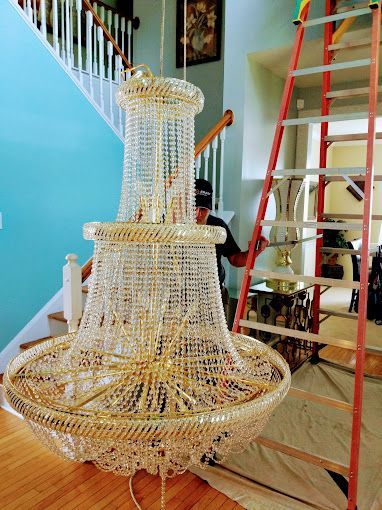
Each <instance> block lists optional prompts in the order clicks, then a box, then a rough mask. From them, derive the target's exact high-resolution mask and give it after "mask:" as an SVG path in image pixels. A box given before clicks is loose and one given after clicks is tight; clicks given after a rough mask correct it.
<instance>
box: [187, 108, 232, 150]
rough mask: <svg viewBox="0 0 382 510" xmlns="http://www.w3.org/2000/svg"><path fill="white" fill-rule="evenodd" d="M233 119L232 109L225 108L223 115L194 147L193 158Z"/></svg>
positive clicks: (229, 124)
mask: <svg viewBox="0 0 382 510" xmlns="http://www.w3.org/2000/svg"><path fill="white" fill-rule="evenodd" d="M233 121H234V115H233V111H232V110H226V111H225V112H224V115H223V117H222V118H221V119H220V120H219V121H218V122H217V123H216V124H215V126H214V127H213V128H212V129H211V131H209V132H208V133H207V134H206V136H205V137H204V138H202V140H201V141H200V142H199V143H198V144H197V145H196V147H195V159H196V158H197V157H198V156H199V154H201V153H202V152H203V151H204V149H205V148H206V147H208V145H209V144H210V143H211V142H212V140H213V139H214V138H216V136H217V135H218V134H219V133H221V131H223V129H224V128H225V127H226V126H231V124H233Z"/></svg>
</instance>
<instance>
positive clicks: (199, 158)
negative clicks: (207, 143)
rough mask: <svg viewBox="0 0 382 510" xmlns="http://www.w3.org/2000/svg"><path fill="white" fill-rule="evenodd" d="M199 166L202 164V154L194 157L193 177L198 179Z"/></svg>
mask: <svg viewBox="0 0 382 510" xmlns="http://www.w3.org/2000/svg"><path fill="white" fill-rule="evenodd" d="M201 166H202V155H201V154H199V156H198V157H197V158H196V159H195V179H199V175H200V168H201Z"/></svg>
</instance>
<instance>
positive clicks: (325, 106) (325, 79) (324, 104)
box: [313, 0, 335, 355]
mask: <svg viewBox="0 0 382 510" xmlns="http://www.w3.org/2000/svg"><path fill="white" fill-rule="evenodd" d="M334 7H335V2H334V1H333V0H326V4H325V16H330V14H331V13H332V12H333V8H334ZM333 33H334V25H333V23H326V24H325V28H324V59H323V64H324V65H329V64H330V63H331V61H332V55H333V54H332V53H331V52H330V51H329V45H330V44H331V43H332V39H333ZM330 84H331V73H330V71H326V72H325V73H323V75H322V99H321V115H322V116H324V115H329V111H330V99H328V98H327V97H326V94H327V93H328V92H329V91H330ZM328 130H329V126H328V123H327V122H323V123H322V124H321V138H320V168H326V166H327V152H328V144H327V143H326V142H325V137H326V136H328ZM324 206H325V179H324V176H323V175H320V176H319V178H318V196H317V222H322V213H323V212H324ZM323 232H324V231H323V230H322V229H319V230H317V234H318V235H320V234H321V235H323ZM322 247H323V237H320V238H319V239H317V241H316V263H315V273H314V274H315V276H316V277H319V276H321V264H322V252H321V248H322ZM319 309H320V287H319V286H318V285H315V287H314V294H313V333H316V334H317V333H318V331H319V328H320V322H319V321H320V314H319ZM317 352H318V346H317V345H315V346H314V349H313V354H314V355H317Z"/></svg>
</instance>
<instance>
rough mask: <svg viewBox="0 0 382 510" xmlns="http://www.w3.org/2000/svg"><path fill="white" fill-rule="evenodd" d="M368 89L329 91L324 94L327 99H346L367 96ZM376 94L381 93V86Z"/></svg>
mask: <svg viewBox="0 0 382 510" xmlns="http://www.w3.org/2000/svg"><path fill="white" fill-rule="evenodd" d="M369 92H370V87H359V88H356V89H343V90H331V91H330V92H327V93H326V98H327V99H346V98H347V97H355V96H368V95H369ZM378 92H382V86H380V87H378Z"/></svg>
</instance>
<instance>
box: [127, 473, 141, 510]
mask: <svg viewBox="0 0 382 510" xmlns="http://www.w3.org/2000/svg"><path fill="white" fill-rule="evenodd" d="M133 478H134V475H133V476H130V479H129V487H130V494H131V499H132V500H133V501H134V503H135V506H136V507H137V509H138V510H142V507H141V506H140V504H139V503H138V501H137V499H136V497H135V495H134V491H133Z"/></svg>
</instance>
